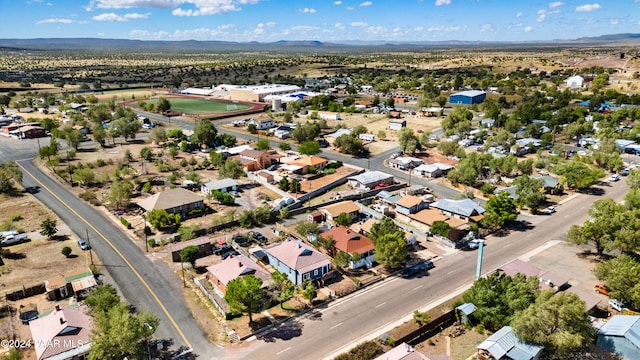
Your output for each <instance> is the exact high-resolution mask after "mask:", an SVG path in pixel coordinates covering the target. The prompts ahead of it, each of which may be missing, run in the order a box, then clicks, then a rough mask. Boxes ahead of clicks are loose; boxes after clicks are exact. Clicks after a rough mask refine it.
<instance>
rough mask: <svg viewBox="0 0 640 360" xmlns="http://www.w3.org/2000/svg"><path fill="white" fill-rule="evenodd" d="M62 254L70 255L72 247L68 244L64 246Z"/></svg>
mask: <svg viewBox="0 0 640 360" xmlns="http://www.w3.org/2000/svg"><path fill="white" fill-rule="evenodd" d="M62 255H64V256H65V257H69V255H71V248H70V247H68V246H65V247H63V248H62Z"/></svg>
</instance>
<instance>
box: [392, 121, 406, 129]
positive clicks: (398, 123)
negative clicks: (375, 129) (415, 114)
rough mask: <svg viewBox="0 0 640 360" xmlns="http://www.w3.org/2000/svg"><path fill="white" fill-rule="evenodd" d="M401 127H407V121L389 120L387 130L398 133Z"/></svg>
mask: <svg viewBox="0 0 640 360" xmlns="http://www.w3.org/2000/svg"><path fill="white" fill-rule="evenodd" d="M403 127H407V121H406V120H400V119H391V120H389V129H390V130H396V131H399V130H400V129H402V128H403Z"/></svg>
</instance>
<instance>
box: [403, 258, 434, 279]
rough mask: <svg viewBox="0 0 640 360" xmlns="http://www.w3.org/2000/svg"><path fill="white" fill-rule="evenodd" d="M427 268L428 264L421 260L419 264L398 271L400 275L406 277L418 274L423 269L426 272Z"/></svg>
mask: <svg viewBox="0 0 640 360" xmlns="http://www.w3.org/2000/svg"><path fill="white" fill-rule="evenodd" d="M428 270H429V265H428V264H427V262H421V263H420V264H417V265H413V266H411V267H408V268H406V269H404V270H402V271H401V272H400V276H401V277H403V278H405V279H407V278H410V277H412V276H414V275H416V274H418V273H419V272H421V271H424V272H425V273H426V272H427V271H428Z"/></svg>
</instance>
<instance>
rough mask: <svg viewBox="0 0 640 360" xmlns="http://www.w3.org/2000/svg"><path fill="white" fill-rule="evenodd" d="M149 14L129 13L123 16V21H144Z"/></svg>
mask: <svg viewBox="0 0 640 360" xmlns="http://www.w3.org/2000/svg"><path fill="white" fill-rule="evenodd" d="M149 15H150V14H149V13H146V14H138V13H130V14H124V18H125V19H146V18H148V17H149Z"/></svg>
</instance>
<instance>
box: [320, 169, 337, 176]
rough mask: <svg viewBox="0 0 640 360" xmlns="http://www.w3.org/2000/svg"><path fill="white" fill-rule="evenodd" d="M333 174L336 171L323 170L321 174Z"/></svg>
mask: <svg viewBox="0 0 640 360" xmlns="http://www.w3.org/2000/svg"><path fill="white" fill-rule="evenodd" d="M335 172H336V169H324V170H323V173H324V174H325V175H331V174H335Z"/></svg>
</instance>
